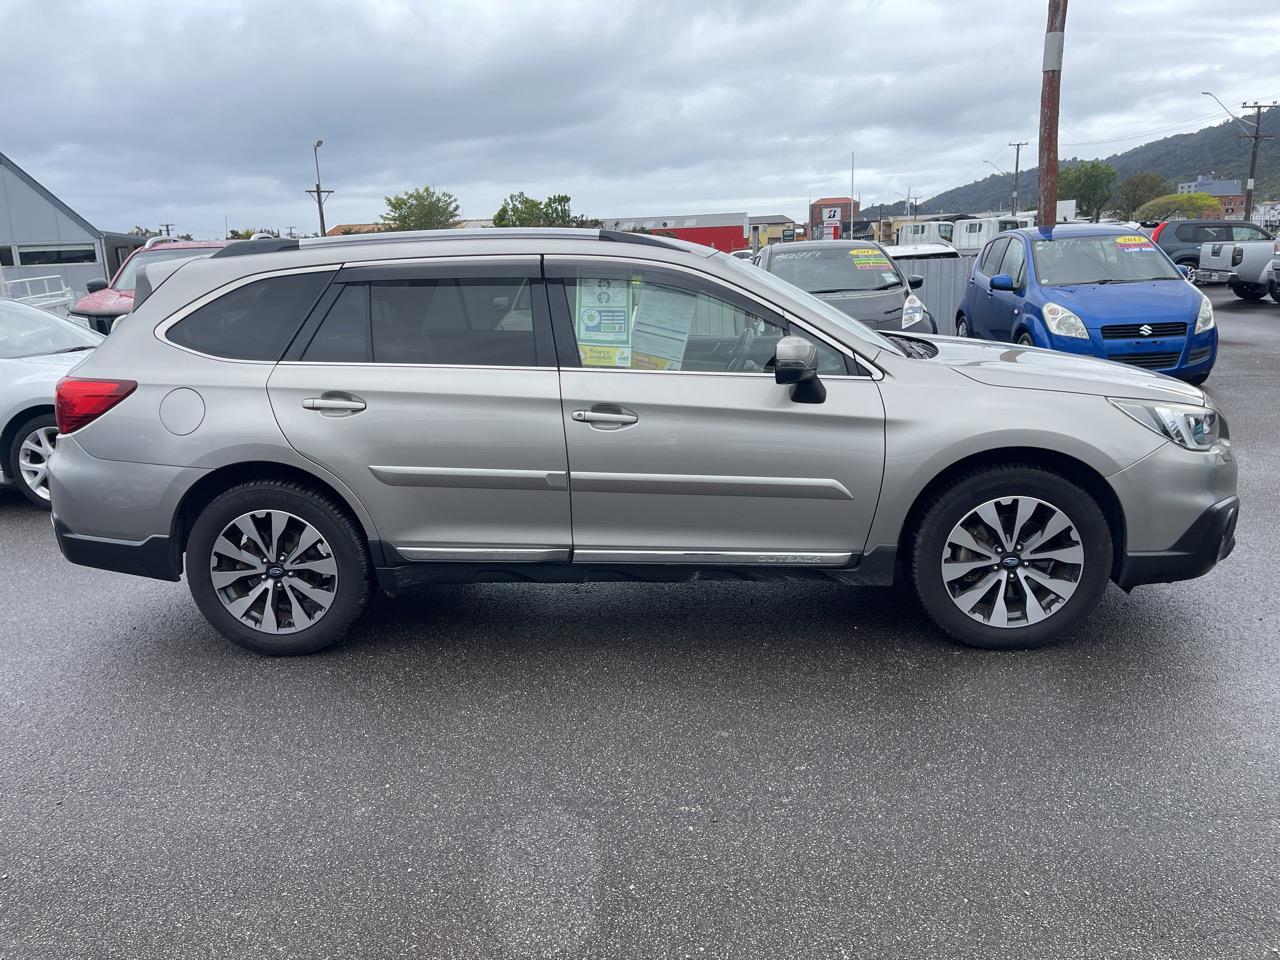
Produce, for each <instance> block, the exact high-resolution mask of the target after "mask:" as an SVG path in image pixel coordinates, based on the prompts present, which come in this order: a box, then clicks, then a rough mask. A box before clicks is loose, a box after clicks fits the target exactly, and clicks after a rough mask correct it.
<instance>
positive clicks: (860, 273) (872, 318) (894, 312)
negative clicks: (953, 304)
mask: <svg viewBox="0 0 1280 960" xmlns="http://www.w3.org/2000/svg"><path fill="white" fill-rule="evenodd" d="M756 265H757V266H758V267H760V268H761V269H762V270H767V271H768V272H769V273H772V274H773V275H775V276H777V277H779V278H780V279H782V280H786V281H787V282H788V283H793V284H795V285H796V286H797V287H799V288H800V289H801V290H804V291H805V292H806V293H811V294H813V295H814V296H815V297H818V298H819V299H821V300H825V301H826V302H827V303H829V304H831V305H832V306H833V307H835V308H836V309H838V310H842V311H844V312H845V313H847V314H848V315H849V316H851V317H853V318H854V319H856V320H860V321H862V322H863V323H865V324H866V325H867V326H868V327H871V328H872V329H873V330H911V331H914V332H917V333H937V332H938V328H937V326H936V325H935V324H934V322H933V318H932V317H930V316H929V311H928V310H926V309H925V305H924V304H923V303H922V302H921V301H920V298H919V297H917V296H916V295H915V294H914V293H912V291H913V290H916V289H918V288H919V287H920V285H921V284H922V283H924V279H923V278H922V277H918V276H914V275H912V276H907V275H906V274H904V273H903V272H902V271H901V270H900V269H899V268H898V267H897V266H896V265H895V264H894V263H893V261H892V260H891V259H890V258H889V255H888V254H887V253H885V248H884V247H882V246H880V244H878V243H875V242H874V241H871V240H804V241H797V242H795V243H782V244H772V243H771V244H769V245H768V246H767V247H764V248H762V249H761V251H760V256H759V257H758V259H757V260H756Z"/></svg>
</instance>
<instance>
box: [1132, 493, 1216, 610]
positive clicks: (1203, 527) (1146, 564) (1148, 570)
mask: <svg viewBox="0 0 1280 960" xmlns="http://www.w3.org/2000/svg"><path fill="white" fill-rule="evenodd" d="M1239 517H1240V500H1239V498H1237V497H1228V498H1227V499H1226V500H1222V501H1220V502H1218V503H1215V504H1214V505H1213V506H1211V507H1209V509H1207V510H1205V512H1204V513H1202V514H1201V515H1200V517H1199V519H1197V520H1196V521H1195V522H1194V523H1193V524H1192V525H1191V526H1190V527H1189V528H1188V529H1187V531H1186V532H1185V533H1184V534H1183V535H1182V536H1181V537H1179V538H1178V540H1177V542H1176V543H1174V544H1173V546H1171V547H1170V548H1169V549H1168V550H1158V551H1151V552H1143V553H1128V554H1126V555H1125V557H1124V560H1123V562H1122V563H1121V565H1120V572H1119V575H1118V576H1117V577H1116V583H1117V584H1119V586H1121V587H1122V588H1124V589H1125V590H1131V589H1133V588H1134V587H1136V586H1139V585H1140V584H1144V583H1173V582H1175V581H1177V580H1194V579H1195V578H1196V577H1202V576H1204V575H1205V574H1206V573H1208V572H1209V571H1210V570H1212V569H1213V568H1214V567H1215V566H1216V565H1217V563H1218V561H1219V560H1224V559H1226V558H1227V556H1229V555H1230V553H1231V551H1232V550H1234V549H1235V546H1236V521H1237V520H1238V519H1239Z"/></svg>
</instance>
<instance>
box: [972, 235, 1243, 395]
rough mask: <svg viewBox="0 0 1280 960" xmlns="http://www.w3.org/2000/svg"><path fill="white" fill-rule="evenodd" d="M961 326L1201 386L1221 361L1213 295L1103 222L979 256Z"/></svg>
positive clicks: (995, 245) (1014, 240) (1010, 242)
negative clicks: (1167, 375)
mask: <svg viewBox="0 0 1280 960" xmlns="http://www.w3.org/2000/svg"><path fill="white" fill-rule="evenodd" d="M956 331H957V332H958V333H959V335H960V336H973V337H980V338H983V339H986V340H1004V341H1008V342H1012V343H1017V344H1019V345H1021V346H1028V347H1030V346H1035V347H1049V348H1051V349H1054V350H1062V351H1065V352H1068V353H1083V354H1088V355H1091V356H1095V357H1102V358H1104V359H1107V360H1115V361H1119V362H1120V363H1127V364H1132V365H1133V366H1138V367H1144V368H1146V369H1148V370H1158V371H1160V372H1162V373H1166V374H1169V375H1170V376H1175V377H1178V378H1180V379H1183V380H1187V381H1189V382H1191V383H1194V384H1200V383H1203V382H1204V381H1205V380H1206V379H1207V378H1208V376H1209V372H1210V371H1211V370H1212V369H1213V364H1214V362H1215V361H1216V360H1217V357H1218V330H1217V325H1216V323H1215V322H1214V318H1213V305H1212V304H1211V303H1210V302H1209V298H1208V297H1206V296H1205V295H1204V294H1203V293H1201V292H1200V291H1199V290H1197V289H1196V288H1195V287H1194V286H1192V285H1191V284H1190V283H1188V282H1187V280H1186V277H1185V275H1184V274H1183V273H1182V272H1181V271H1180V270H1179V269H1178V268H1177V267H1175V266H1174V265H1173V262H1172V261H1171V260H1170V259H1169V257H1168V256H1167V255H1166V254H1165V253H1164V252H1163V251H1162V250H1160V248H1159V247H1157V246H1156V245H1155V244H1154V243H1152V242H1151V240H1150V238H1148V237H1146V236H1144V235H1143V234H1136V233H1125V232H1124V231H1123V230H1122V229H1120V228H1116V227H1108V226H1105V225H1103V224H1058V225H1056V226H1054V227H1031V228H1028V229H1024V230H1016V231H1013V232H1011V233H1008V234H1005V235H1003V236H1000V237H997V238H996V239H994V240H992V241H991V242H990V243H988V244H987V246H986V247H984V248H983V250H982V253H981V255H980V256H979V257H978V258H977V260H975V261H974V264H973V270H972V272H971V273H970V275H969V283H968V287H967V289H966V291H965V295H964V299H963V300H962V301H961V303H960V312H959V313H958V314H957V315H956Z"/></svg>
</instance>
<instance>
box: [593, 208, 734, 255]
mask: <svg viewBox="0 0 1280 960" xmlns="http://www.w3.org/2000/svg"><path fill="white" fill-rule="evenodd" d="M600 229H602V230H621V231H623V232H624V233H625V232H628V231H636V232H640V231H643V232H645V233H656V234H658V235H659V236H664V237H676V238H678V239H680V240H688V241H689V242H690V243H700V244H702V245H703V246H707V247H714V248H715V249H717V250H722V251H724V252H725V253H733V251H735V250H741V249H743V248H744V247H746V246H747V243H748V240H749V239H750V236H751V234H750V224H749V223H748V218H747V215H746V213H696V214H679V215H674V216H665V217H601V218H600Z"/></svg>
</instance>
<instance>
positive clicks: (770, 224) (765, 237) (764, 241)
mask: <svg viewBox="0 0 1280 960" xmlns="http://www.w3.org/2000/svg"><path fill="white" fill-rule="evenodd" d="M750 225H751V249H752V250H759V249H760V248H761V247H764V246H768V245H769V244H771V243H779V242H781V240H782V234H783V232H784V231H790V233H791V235H792V236H791V238H792V239H793V240H794V239H795V232H796V228H797V227H800V228H801V229H803V226H802V225H801V224H797V223H796V222H795V221H794V220H792V219H791V218H790V217H787V216H783V215H782V214H780V213H775V214H770V215H768V216H763V217H752V218H751V224H750Z"/></svg>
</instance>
